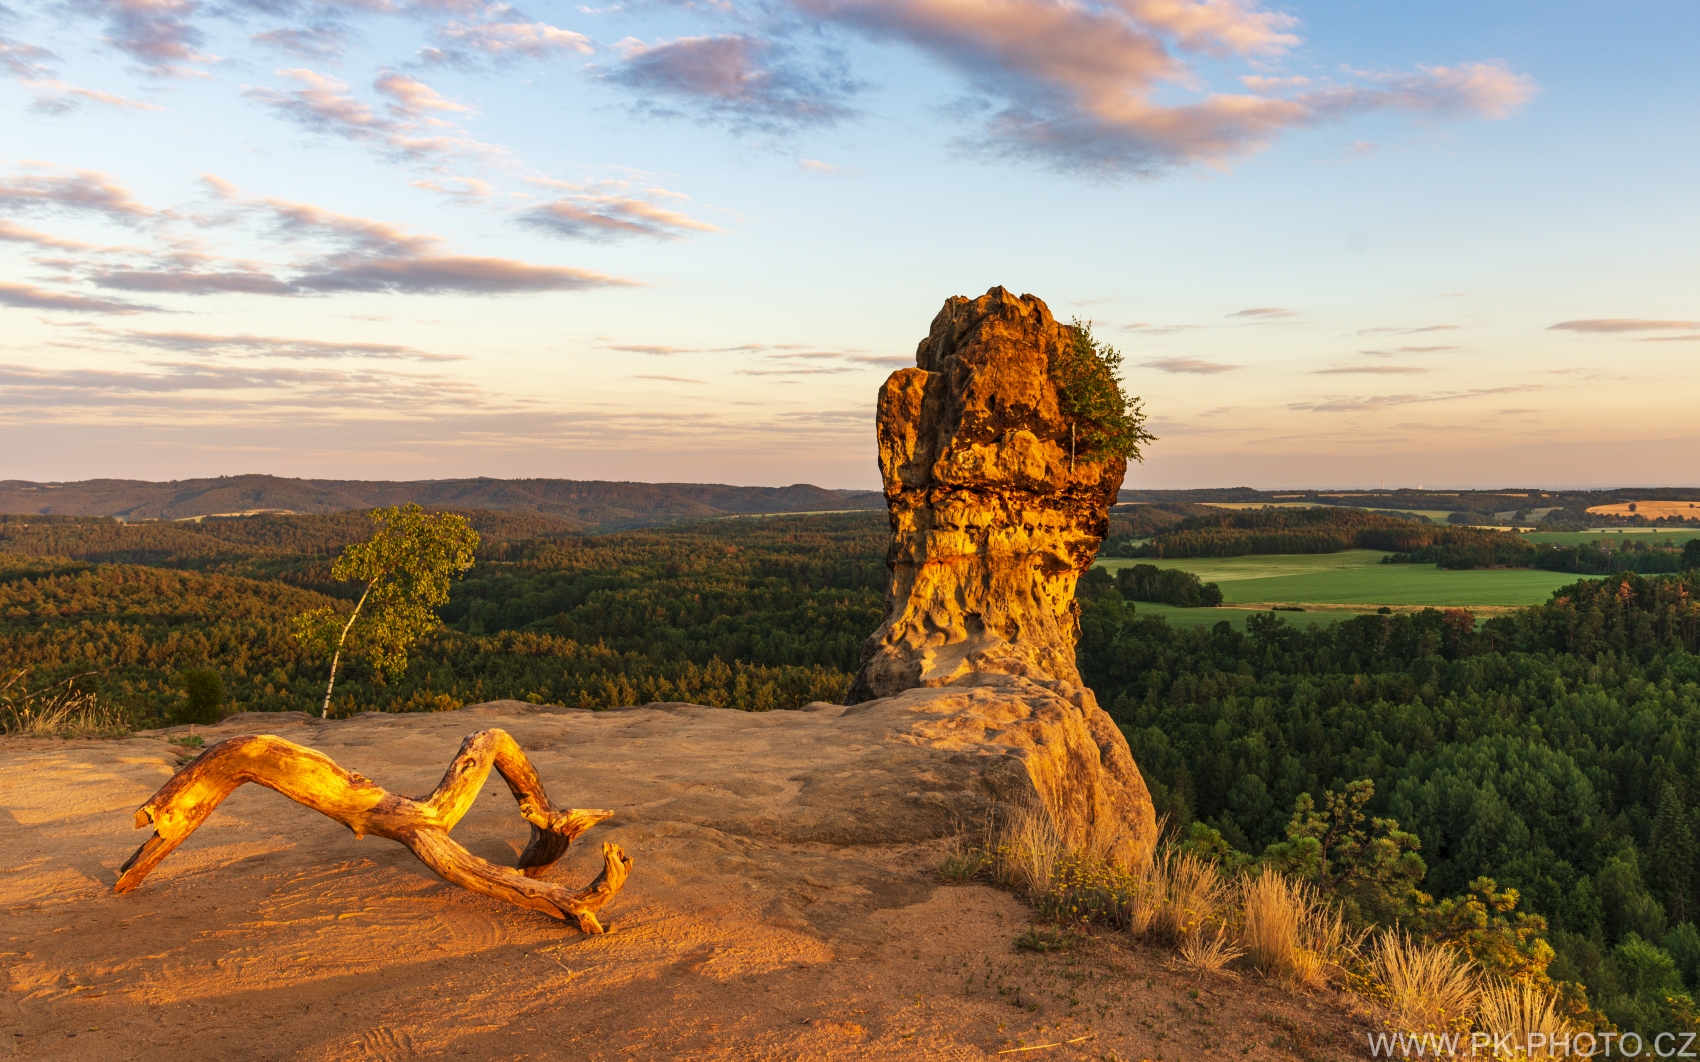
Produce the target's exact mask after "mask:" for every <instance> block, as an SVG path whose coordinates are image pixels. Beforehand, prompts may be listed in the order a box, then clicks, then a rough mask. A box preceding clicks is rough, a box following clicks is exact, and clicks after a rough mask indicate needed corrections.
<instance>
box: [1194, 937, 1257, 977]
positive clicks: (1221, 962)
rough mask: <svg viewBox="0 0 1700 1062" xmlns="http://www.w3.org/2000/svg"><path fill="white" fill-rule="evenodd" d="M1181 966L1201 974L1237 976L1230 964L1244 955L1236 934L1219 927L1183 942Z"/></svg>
mask: <svg viewBox="0 0 1700 1062" xmlns="http://www.w3.org/2000/svg"><path fill="white" fill-rule="evenodd" d="M1179 951H1180V958H1181V965H1182V966H1185V967H1187V968H1188V969H1191V970H1196V971H1198V972H1199V973H1212V974H1223V975H1226V976H1229V977H1233V976H1236V975H1235V974H1234V972H1233V971H1231V970H1229V969H1228V968H1227V966H1228V964H1229V963H1231V962H1233V961H1234V960H1235V959H1237V958H1239V957H1240V956H1241V955H1244V954H1245V952H1244V951H1243V950H1241V949H1240V947H1239V946H1238V944H1236V943H1235V941H1234V934H1233V933H1231V932H1230V931H1229V930H1228V927H1227V926H1225V925H1218V926H1216V927H1215V929H1214V931H1204V930H1201V931H1199V932H1197V933H1194V934H1193V935H1192V936H1190V937H1187V938H1186V939H1185V940H1183V941H1181V946H1180V949H1179Z"/></svg>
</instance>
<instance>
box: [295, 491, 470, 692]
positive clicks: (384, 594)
mask: <svg viewBox="0 0 1700 1062" xmlns="http://www.w3.org/2000/svg"><path fill="white" fill-rule="evenodd" d="M371 517H372V522H373V523H374V524H376V525H377V529H376V530H375V531H374V532H373V534H372V537H371V538H370V539H368V540H366V541H365V542H356V543H354V544H353V545H350V546H348V547H346V548H345V549H344V550H343V551H342V554H341V556H339V557H337V560H336V564H335V565H333V566H332V567H331V578H333V579H335V580H336V581H338V582H359V583H362V584H364V586H363V588H362V589H361V592H360V600H359V601H358V602H356V603H355V605H354V611H353V612H350V613H349V614H348V615H347V616H346V617H344V616H340V615H338V614H337V613H336V611H335V610H334V609H331V608H328V607H327V608H316V609H313V610H312V611H311V612H306V613H303V614H302V615H300V616H297V617H296V618H295V637H296V640H297V641H299V642H300V643H301V645H302V646H303V647H305V648H306V649H307V650H308V651H310V652H319V653H325V654H328V655H329V656H330V658H331V674H330V680H329V681H328V682H326V683H325V704H324V708H323V709H322V710H321V712H320V715H321V716H322V717H323V718H327V719H328V718H330V713H331V693H332V691H333V690H335V688H336V672H337V667H338V665H339V664H341V662H342V658H343V656H344V655H345V654H347V655H351V656H352V655H356V654H358V655H363V656H365V657H366V659H367V660H369V661H370V662H371V664H372V666H373V667H375V668H377V669H378V670H379V671H381V672H383V673H384V674H385V675H386V676H392V677H393V676H395V675H399V674H400V673H402V672H404V671H406V670H407V651H408V649H410V648H411V647H412V646H413V645H414V643H416V642H418V641H419V639H420V638H423V637H424V636H425V635H427V634H429V633H431V632H432V631H434V630H436V629H437V628H439V627H441V626H442V620H440V619H438V617H437V613H436V609H437V608H438V607H439V606H440V605H443V604H444V603H446V602H447V601H448V599H449V581H450V580H451V579H453V578H454V577H455V576H456V575H459V574H460V573H461V572H464V571H466V570H467V569H468V568H470V567H472V565H473V558H474V554H475V553H476V551H477V549H478V532H476V531H474V530H473V529H472V525H470V524H468V523H467V522H466V518H465V517H463V516H456V515H455V514H453V513H427V512H426V511H425V510H424V509H422V508H420V507H419V506H418V505H414V504H408V505H400V506H390V507H388V508H384V509H374V510H372V513H371Z"/></svg>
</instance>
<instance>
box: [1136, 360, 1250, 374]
mask: <svg viewBox="0 0 1700 1062" xmlns="http://www.w3.org/2000/svg"><path fill="white" fill-rule="evenodd" d="M1140 364H1141V365H1144V366H1145V367H1146V368H1148V369H1156V370H1157V371H1158V372H1175V373H1189V374H1191V375H1194V376H1213V375H1215V374H1216V373H1221V372H1233V371H1234V370H1235V369H1243V368H1245V366H1243V365H1229V364H1226V363H1224V362H1219V361H1205V360H1203V359H1201V358H1155V359H1153V360H1151V361H1145V362H1140Z"/></svg>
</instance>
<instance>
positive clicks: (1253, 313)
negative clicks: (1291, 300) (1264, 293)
mask: <svg viewBox="0 0 1700 1062" xmlns="http://www.w3.org/2000/svg"><path fill="white" fill-rule="evenodd" d="M1227 316H1229V317H1249V318H1252V319H1254V320H1259V321H1269V320H1274V319H1275V318H1278V317H1297V316H1298V311H1297V310H1289V309H1287V308H1286V307H1284V306H1253V307H1252V308H1251V309H1249V310H1235V311H1234V312H1233V313H1230V314H1228V315H1227Z"/></svg>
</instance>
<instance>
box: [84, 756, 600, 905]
mask: <svg viewBox="0 0 1700 1062" xmlns="http://www.w3.org/2000/svg"><path fill="white" fill-rule="evenodd" d="M491 767H494V768H495V769H496V771H497V772H498V773H499V774H500V775H501V776H502V779H503V780H504V781H506V782H507V783H508V789H509V790H511V791H512V792H513V795H514V799H515V800H516V801H518V802H519V812H520V815H521V816H523V817H524V818H525V820H526V821H527V822H529V823H531V843H530V844H529V845H527V846H526V849H525V851H524V852H523V853H521V855H520V857H519V866H518V870H509V869H508V868H506V867H499V866H497V865H495V864H494V863H491V862H488V861H486V860H483V859H480V858H479V857H477V856H475V855H473V854H472V853H471V852H468V851H467V850H466V849H465V848H462V847H461V846H460V845H459V844H457V843H456V842H455V841H454V840H453V839H452V838H450V837H449V831H450V830H452V829H454V828H455V824H456V823H458V822H459V821H460V820H461V817H462V816H464V815H465V814H466V813H467V811H468V809H470V808H471V807H472V802H473V800H475V799H476V798H477V796H478V793H479V791H480V790H481V789H483V787H484V780H485V779H486V778H488V777H489V775H490V768H491ZM245 782H253V783H255V784H257V785H263V786H265V787H266V788H267V789H273V790H276V791H277V792H279V793H282V794H283V795H284V796H286V797H288V798H289V799H291V800H293V801H295V802H296V803H298V804H304V805H306V806H307V807H310V808H312V809H313V810H314V811H317V812H319V813H320V814H322V815H327V816H329V817H331V818H333V819H335V820H336V821H338V822H340V823H342V824H343V825H344V826H347V827H348V828H349V829H351V830H353V831H354V835H355V836H356V837H364V836H365V835H367V834H373V835H375V836H378V837H387V838H389V839H390V840H392V841H400V842H401V843H402V844H404V845H406V846H407V847H408V848H409V849H411V850H412V851H413V854H414V855H416V856H418V857H419V859H420V861H422V862H423V863H424V864H425V865H426V866H428V867H430V868H431V869H432V870H434V871H436V872H437V874H438V876H439V877H441V878H443V880H445V881H450V882H453V883H454V884H456V885H460V886H462V887H464V888H468V889H471V890H472V891H474V892H481V893H483V894H485V895H486V896H494V897H496V898H497V899H499V900H506V901H507V902H509V903H513V904H518V905H519V906H521V907H528V908H530V909H532V910H534V911H542V912H543V913H544V914H546V915H549V916H550V917H552V918H559V919H562V920H565V921H572V922H576V923H577V924H578V927H579V928H580V929H582V930H583V931H585V932H586V933H601V932H602V931H603V929H602V925H601V923H599V922H598V921H597V920H596V912H597V911H598V910H600V909H601V907H602V906H603V905H604V904H606V903H607V902H608V901H609V900H612V899H613V898H614V896H615V895H616V894H617V893H618V892H619V891H620V887H621V886H622V885H624V884H625V882H626V876H627V875H628V874H630V873H631V870H632V861H631V859H630V858H629V857H628V856H627V855H626V854H625V852H624V851H622V850H621V848H620V846H619V845H617V844H604V845H603V846H602V858H603V864H604V865H603V868H602V873H601V874H599V875H597V877H596V880H594V881H592V882H591V883H590V884H589V885H587V886H585V887H584V888H582V889H580V890H578V891H577V892H573V891H571V890H569V889H567V888H565V887H563V886H560V885H554V884H551V883H549V882H547V881H541V880H538V877H539V875H541V874H542V873H543V872H544V871H545V870H547V869H548V868H549V867H550V866H551V865H552V864H554V862H555V861H556V860H558V859H560V858H561V856H563V855H565V854H566V851H567V846H568V845H570V844H571V843H572V842H573V840H574V839H575V838H577V837H578V836H579V835H580V834H581V833H583V832H584V831H585V830H588V829H590V827H592V826H594V825H596V824H597V823H599V822H601V821H602V820H603V819H606V818H608V817H609V816H611V815H613V814H614V813H613V812H612V811H599V810H585V809H580V808H573V809H569V810H566V811H556V810H555V809H554V808H553V807H552V806H551V805H550V803H549V797H548V796H547V795H546V794H545V793H544V792H543V783H542V782H541V781H540V780H539V779H538V777H537V772H536V771H535V770H534V769H533V768H532V766H531V761H530V760H528V759H526V757H525V753H524V752H523V751H521V749H520V747H519V745H517V744H515V742H514V739H513V738H512V737H510V736H509V735H508V733H507V731H505V730H484V731H481V732H479V733H477V734H473V735H472V736H471V737H469V738H467V739H466V740H465V741H464V742H462V743H461V746H460V752H459V753H457V754H456V755H455V758H454V760H453V761H452V762H451V763H450V764H449V769H448V772H447V773H446V774H444V775H443V780H442V781H441V782H439V783H438V785H437V788H436V790H435V791H434V792H433V793H432V794H431V795H430V796H428V797H422V798H419V799H417V800H414V799H409V798H407V797H403V796H396V795H394V794H392V793H388V792H385V790H384V788H383V787H382V786H380V785H378V784H377V783H376V782H373V781H370V780H368V779H365V778H362V777H361V776H360V775H358V774H354V773H351V772H349V771H345V770H343V769H342V768H341V767H338V766H337V765H336V764H335V763H334V762H332V760H331V759H330V757H328V756H326V755H324V754H323V753H321V752H316V751H314V750H313V749H309V748H303V747H302V746H300V745H297V744H295V743H294V742H291V741H285V740H284V739H283V738H280V737H273V736H271V735H265V734H262V735H256V736H252V737H236V738H231V739H229V740H228V741H221V742H219V743H218V744H216V745H214V746H212V747H211V748H209V749H207V751H206V752H204V753H202V754H201V756H200V757H199V758H198V759H196V760H195V762H194V763H192V764H190V765H189V766H188V767H185V768H184V769H183V770H182V771H180V772H179V773H178V774H177V776H176V777H175V778H173V779H171V781H169V782H167V783H165V785H164V786H162V787H161V788H160V790H159V792H157V793H155V794H154V795H153V797H152V798H151V799H150V800H149V801H148V802H147V803H146V804H143V805H142V806H141V808H140V809H138V810H137V811H136V827H137V828H138V829H140V828H141V827H143V826H148V825H152V826H153V828H154V835H153V836H152V837H150V838H148V841H147V843H146V844H144V845H142V846H141V847H140V848H138V849H136V853H135V854H134V855H132V856H131V857H130V859H129V861H128V862H126V863H125V864H124V866H123V869H122V870H121V872H120V875H119V878H118V884H117V885H116V886H114V889H113V891H115V892H120V893H124V892H130V891H131V890H133V889H135V888H136V887H137V886H138V885H140V884H141V883H142V879H143V878H145V877H147V875H148V872H149V871H151V870H153V868H154V867H156V866H158V865H159V864H160V861H161V860H163V859H164V858H165V857H166V856H168V855H170V854H171V852H172V851H173V850H174V849H175V848H176V847H177V846H178V845H180V844H182V843H183V842H184V841H185V840H187V839H188V837H189V835H190V834H192V833H194V832H195V829H196V827H198V826H200V825H201V823H203V822H205V821H206V820H207V817H208V816H209V815H211V814H212V813H213V809H214V808H216V807H218V805H219V802H220V801H222V800H223V799H224V798H225V797H227V796H229V795H230V794H231V793H232V792H233V791H234V790H235V789H236V787H238V786H240V785H242V784H243V783H245Z"/></svg>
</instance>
